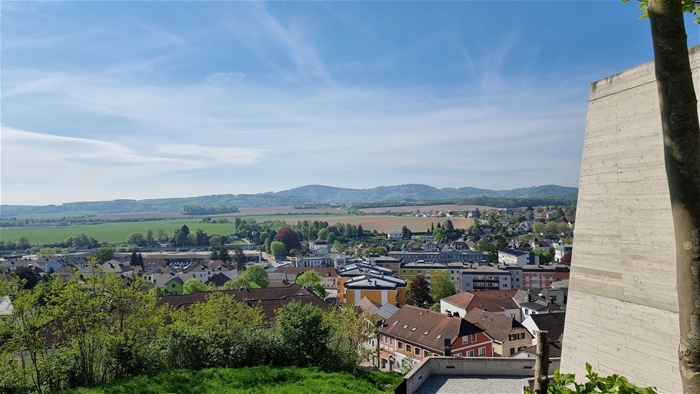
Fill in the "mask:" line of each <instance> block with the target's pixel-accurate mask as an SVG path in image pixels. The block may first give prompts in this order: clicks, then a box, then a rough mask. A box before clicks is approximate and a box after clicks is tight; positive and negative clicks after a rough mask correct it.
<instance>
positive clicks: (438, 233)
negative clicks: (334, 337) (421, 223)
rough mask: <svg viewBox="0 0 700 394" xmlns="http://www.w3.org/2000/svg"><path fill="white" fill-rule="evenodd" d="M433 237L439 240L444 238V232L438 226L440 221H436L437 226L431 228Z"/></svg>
mask: <svg viewBox="0 0 700 394" xmlns="http://www.w3.org/2000/svg"><path fill="white" fill-rule="evenodd" d="M433 237H435V240H436V241H437V240H440V239H443V238H445V233H444V232H443V231H442V228H441V227H440V223H438V226H437V228H435V230H433Z"/></svg>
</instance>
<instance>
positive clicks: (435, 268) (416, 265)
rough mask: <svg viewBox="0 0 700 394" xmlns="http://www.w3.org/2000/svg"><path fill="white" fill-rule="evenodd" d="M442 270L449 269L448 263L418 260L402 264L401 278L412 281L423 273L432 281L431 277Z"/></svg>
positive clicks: (408, 281)
mask: <svg viewBox="0 0 700 394" xmlns="http://www.w3.org/2000/svg"><path fill="white" fill-rule="evenodd" d="M440 271H447V264H443V263H436V262H433V261H428V262H426V261H423V260H418V261H415V262H412V263H403V264H401V269H400V272H399V279H403V280H405V281H406V282H407V283H410V282H411V280H413V278H415V277H416V276H417V275H421V276H423V277H424V278H425V279H426V280H427V281H428V283H430V278H431V277H432V276H434V275H435V274H437V273H438V272H440Z"/></svg>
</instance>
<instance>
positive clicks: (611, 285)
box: [562, 46, 700, 392]
mask: <svg viewBox="0 0 700 394" xmlns="http://www.w3.org/2000/svg"><path fill="white" fill-rule="evenodd" d="M690 54H691V67H692V68H693V72H694V75H695V76H696V78H695V89H696V92H697V91H698V88H700V86H698V85H699V84H698V79H699V78H697V76H698V75H699V74H698V72H699V70H698V68H699V66H700V46H696V47H693V48H691V49H690ZM575 245H576V247H575V248H574V250H573V255H572V265H571V279H570V288H569V298H568V305H567V317H566V326H565V331H564V344H563V345H564V346H563V353H562V370H563V371H564V372H567V373H571V372H574V373H576V375H577V377H578V380H583V379H584V375H585V369H584V367H585V363H586V362H589V363H590V364H591V365H592V366H593V369H594V370H596V371H597V372H599V373H601V374H606V375H607V374H612V373H618V374H621V375H624V376H626V377H627V378H628V379H630V381H632V382H633V383H635V384H637V385H641V386H656V387H657V389H658V391H659V392H681V391H682V388H681V384H680V375H679V372H678V361H677V349H678V302H677V294H676V270H675V251H674V240H673V223H672V218H671V204H670V201H669V196H668V185H667V183H666V172H665V167H664V157H663V141H662V131H661V119H660V115H659V104H658V95H657V90H656V82H655V77H654V64H653V62H652V63H646V64H643V65H641V66H639V67H635V68H633V69H630V70H627V71H623V72H621V73H619V74H615V75H613V76H610V77H608V78H605V79H602V80H600V81H596V82H594V83H592V84H591V90H590V99H589V104H588V117H587V120H586V135H585V140H584V147H583V157H582V162H581V178H580V185H579V196H578V207H577V215H576V228H575Z"/></svg>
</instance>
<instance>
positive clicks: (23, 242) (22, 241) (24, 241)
mask: <svg viewBox="0 0 700 394" xmlns="http://www.w3.org/2000/svg"><path fill="white" fill-rule="evenodd" d="M15 245H16V248H17V249H29V247H30V246H31V244H30V243H29V238H27V237H25V236H24V235H22V236H21V237H19V238H18V239H17V243H16V244H15Z"/></svg>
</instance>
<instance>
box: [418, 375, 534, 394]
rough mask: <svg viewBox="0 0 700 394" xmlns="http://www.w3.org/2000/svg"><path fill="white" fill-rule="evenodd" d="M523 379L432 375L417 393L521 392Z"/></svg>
mask: <svg viewBox="0 0 700 394" xmlns="http://www.w3.org/2000/svg"><path fill="white" fill-rule="evenodd" d="M522 392H523V379H522V378H517V377H513V376H486V377H484V376H468V375H432V376H430V377H429V378H428V380H426V381H425V382H424V383H423V384H422V385H421V386H420V387H419V388H418V390H417V391H416V393H415V394H456V393H459V394H462V393H494V394H521V393H522Z"/></svg>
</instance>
